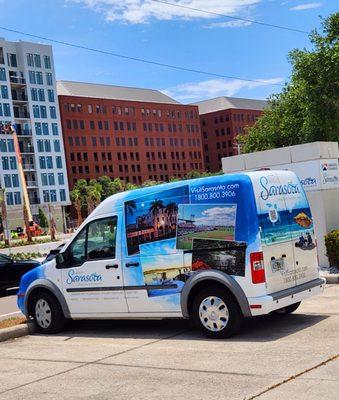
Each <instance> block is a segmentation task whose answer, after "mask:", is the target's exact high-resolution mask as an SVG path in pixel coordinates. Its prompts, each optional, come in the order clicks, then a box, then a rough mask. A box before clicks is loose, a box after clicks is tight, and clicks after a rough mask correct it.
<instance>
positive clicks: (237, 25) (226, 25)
mask: <svg viewBox="0 0 339 400" xmlns="http://www.w3.org/2000/svg"><path fill="white" fill-rule="evenodd" d="M249 25H252V22H250V21H241V20H234V21H228V22H212V23H211V24H209V25H206V26H205V28H243V27H245V26H249Z"/></svg>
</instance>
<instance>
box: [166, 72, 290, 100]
mask: <svg viewBox="0 0 339 400" xmlns="http://www.w3.org/2000/svg"><path fill="white" fill-rule="evenodd" d="M283 80H284V79H283V78H269V79H260V81H261V82H248V81H242V80H237V79H228V80H227V79H221V78H220V79H209V80H206V81H201V82H189V83H183V84H180V85H177V86H173V87H170V88H168V89H166V90H162V92H163V93H165V94H167V95H168V96H170V97H174V98H175V99H177V100H178V101H184V102H185V101H186V102H187V101H190V102H193V101H198V100H203V99H208V98H213V97H218V96H234V95H235V94H237V93H238V92H239V91H240V90H241V89H254V88H256V87H260V86H266V84H270V83H272V84H276V83H281V82H283Z"/></svg>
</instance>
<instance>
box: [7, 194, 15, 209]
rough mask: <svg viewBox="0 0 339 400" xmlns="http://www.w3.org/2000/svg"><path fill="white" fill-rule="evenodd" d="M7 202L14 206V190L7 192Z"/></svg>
mask: <svg viewBox="0 0 339 400" xmlns="http://www.w3.org/2000/svg"><path fill="white" fill-rule="evenodd" d="M6 203H7V205H8V206H12V205H13V204H14V201H13V193H12V192H7V193H6Z"/></svg>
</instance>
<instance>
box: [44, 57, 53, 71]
mask: <svg viewBox="0 0 339 400" xmlns="http://www.w3.org/2000/svg"><path fill="white" fill-rule="evenodd" d="M44 64H45V68H46V69H51V68H52V65H51V57H50V56H44Z"/></svg>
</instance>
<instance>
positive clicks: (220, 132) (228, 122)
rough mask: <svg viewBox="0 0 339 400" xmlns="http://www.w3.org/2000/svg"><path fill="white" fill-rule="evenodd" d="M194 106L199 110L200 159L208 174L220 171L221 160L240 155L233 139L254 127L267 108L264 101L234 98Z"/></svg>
mask: <svg viewBox="0 0 339 400" xmlns="http://www.w3.org/2000/svg"><path fill="white" fill-rule="evenodd" d="M194 104H195V105H196V106H198V107H199V115H200V125H201V133H202V143H203V159H204V163H205V166H206V170H207V171H210V172H217V171H220V170H221V169H222V165H221V159H222V158H223V157H229V156H233V155H237V154H238V153H239V149H238V144H237V142H236V140H235V138H236V137H237V136H238V135H239V134H243V133H245V132H246V128H247V127H250V126H252V125H254V123H255V121H256V120H257V119H258V117H259V116H260V115H261V114H262V112H263V109H264V108H265V107H266V106H267V102H266V101H264V100H253V99H243V98H236V97H217V98H215V99H210V100H204V101H200V102H197V103H194Z"/></svg>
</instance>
